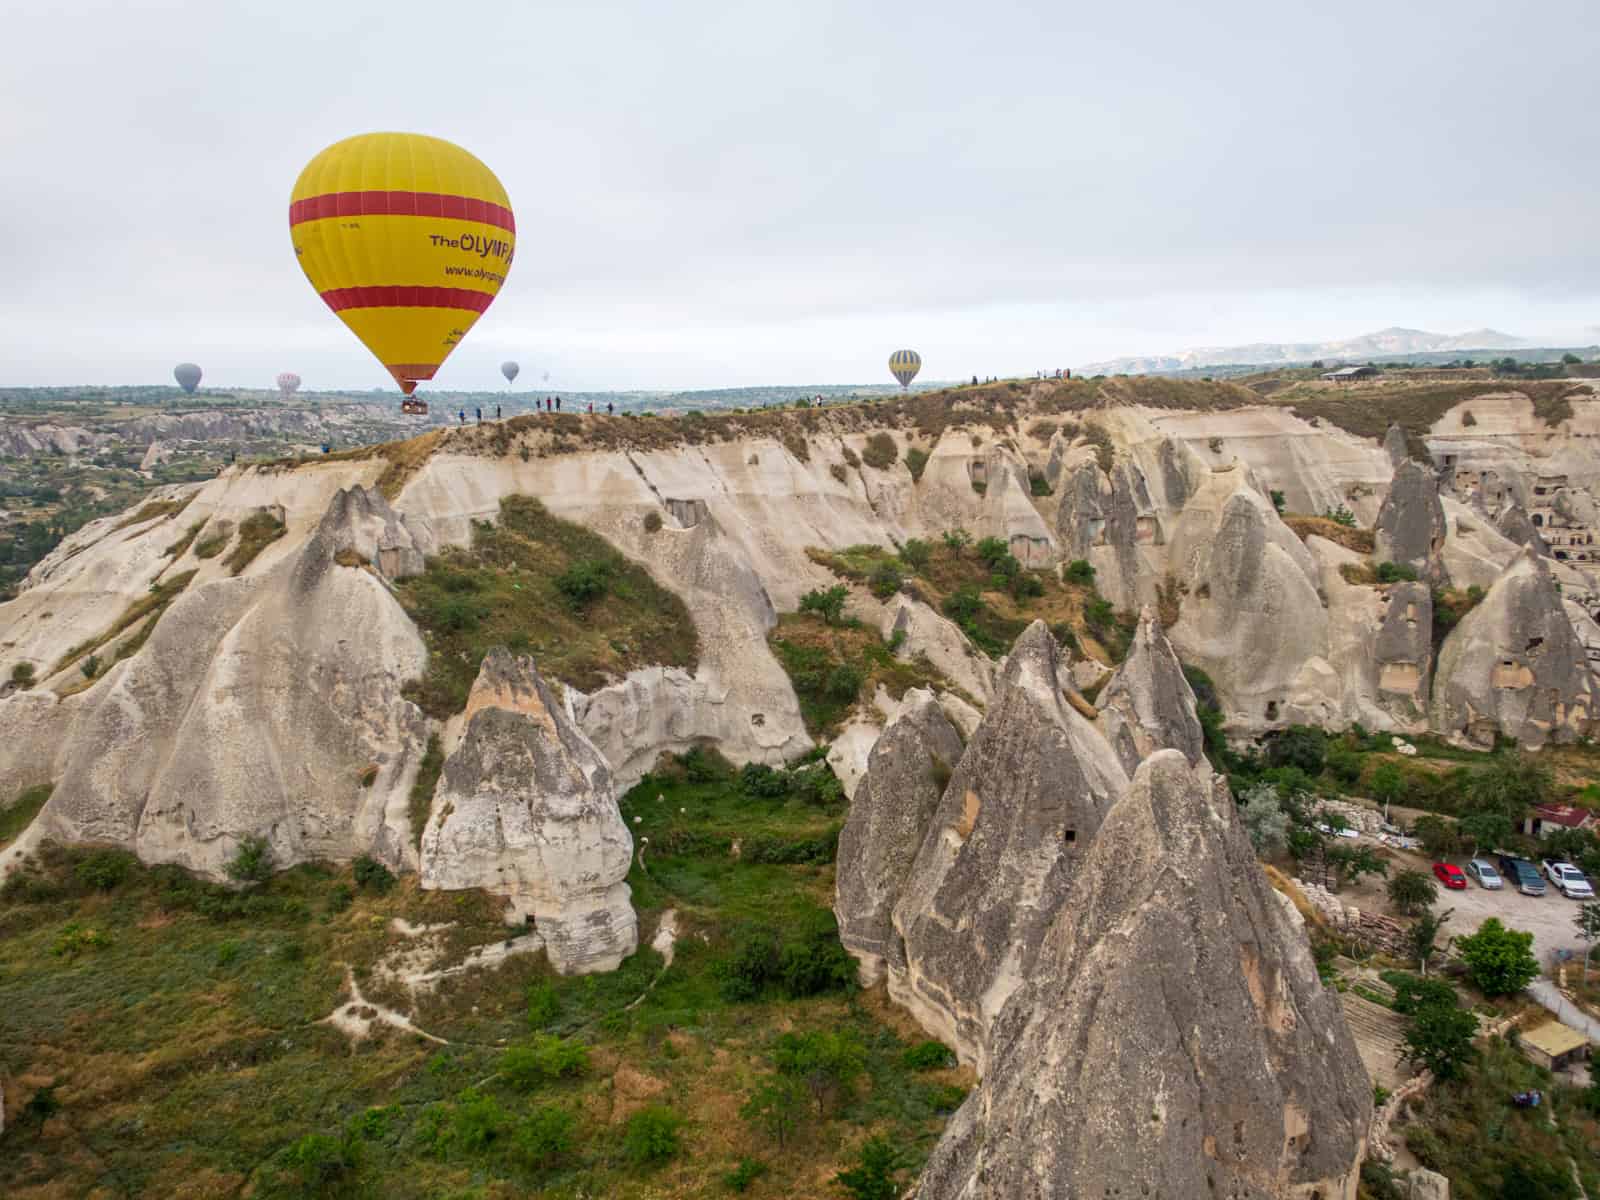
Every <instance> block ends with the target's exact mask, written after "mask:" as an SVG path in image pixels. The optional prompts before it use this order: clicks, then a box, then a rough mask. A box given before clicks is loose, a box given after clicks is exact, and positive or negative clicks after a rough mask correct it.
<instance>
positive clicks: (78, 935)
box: [50, 921, 111, 958]
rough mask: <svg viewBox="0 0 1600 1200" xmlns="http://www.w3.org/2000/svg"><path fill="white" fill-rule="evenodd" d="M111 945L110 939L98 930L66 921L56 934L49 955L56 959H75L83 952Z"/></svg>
mask: <svg viewBox="0 0 1600 1200" xmlns="http://www.w3.org/2000/svg"><path fill="white" fill-rule="evenodd" d="M110 944H111V939H110V937H108V936H107V935H106V934H104V933H102V932H100V930H98V929H90V928H87V927H86V926H84V925H80V924H79V923H78V922H77V921H68V922H67V923H66V924H65V925H63V926H62V927H61V931H60V932H59V933H57V934H56V940H55V941H54V942H53V943H52V944H51V946H50V953H51V954H53V955H55V956H56V957H57V958H77V957H78V955H79V954H81V953H83V952H84V951H85V950H99V949H101V948H103V947H105V946H109V945H110Z"/></svg>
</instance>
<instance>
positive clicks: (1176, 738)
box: [1097, 607, 1205, 775]
mask: <svg viewBox="0 0 1600 1200" xmlns="http://www.w3.org/2000/svg"><path fill="white" fill-rule="evenodd" d="M1097 707H1098V708H1099V709H1100V725H1101V729H1102V732H1104V734H1105V736H1106V740H1107V741H1109V742H1110V743H1111V746H1112V749H1114V750H1115V751H1116V754H1117V758H1118V759H1119V760H1120V761H1121V763H1122V769H1123V770H1124V771H1126V772H1128V773H1129V774H1130V775H1131V774H1132V773H1133V771H1134V770H1135V768H1137V767H1138V765H1139V763H1140V762H1142V761H1143V760H1144V759H1145V758H1147V757H1149V756H1150V755H1151V754H1153V753H1154V752H1155V751H1157V750H1160V749H1171V750H1181V751H1183V755H1184V757H1185V758H1187V759H1188V760H1189V762H1190V763H1195V762H1198V761H1199V760H1200V756H1201V754H1202V753H1204V751H1205V738H1204V735H1203V734H1202V733H1201V730H1200V718H1199V717H1198V716H1196V715H1195V701H1194V692H1193V690H1191V689H1190V687H1189V681H1188V680H1187V679H1185V678H1184V677H1183V664H1182V663H1180V662H1179V661H1178V656H1177V655H1176V654H1175V653H1173V650H1172V643H1171V642H1169V641H1167V635H1166V634H1165V633H1164V632H1163V631H1162V629H1161V623H1160V622H1159V621H1157V620H1156V614H1155V612H1154V611H1153V610H1152V609H1150V608H1148V607H1146V608H1145V609H1144V610H1143V611H1142V612H1141V613H1140V614H1139V628H1138V631H1137V632H1136V633H1135V634H1134V638H1133V645H1132V646H1131V647H1129V649H1128V657H1127V658H1125V659H1124V660H1123V662H1122V665H1121V666H1119V667H1118V668H1117V670H1116V673H1115V674H1113V675H1112V676H1111V679H1110V682H1108V683H1107V684H1106V686H1105V689H1104V690H1103V691H1101V693H1100V697H1099V701H1098V705H1097Z"/></svg>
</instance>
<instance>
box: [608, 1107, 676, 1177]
mask: <svg viewBox="0 0 1600 1200" xmlns="http://www.w3.org/2000/svg"><path fill="white" fill-rule="evenodd" d="M682 1127H683V1118H682V1117H680V1116H678V1114H677V1113H675V1112H673V1111H672V1110H671V1109H670V1108H667V1107H666V1106H665V1105H661V1104H652V1105H650V1106H649V1107H648V1108H641V1109H640V1110H639V1111H638V1112H636V1113H634V1114H633V1116H631V1117H629V1118H628V1129H627V1132H626V1133H625V1134H623V1137H622V1152H623V1153H624V1154H625V1155H627V1158H628V1161H629V1162H631V1163H633V1164H634V1165H635V1166H648V1165H653V1164H656V1163H664V1162H666V1161H668V1160H669V1159H672V1158H676V1157H677V1156H678V1152H679V1151H680V1150H681V1149H682V1143H681V1141H680V1139H679V1137H678V1131H679V1129H681V1128H682Z"/></svg>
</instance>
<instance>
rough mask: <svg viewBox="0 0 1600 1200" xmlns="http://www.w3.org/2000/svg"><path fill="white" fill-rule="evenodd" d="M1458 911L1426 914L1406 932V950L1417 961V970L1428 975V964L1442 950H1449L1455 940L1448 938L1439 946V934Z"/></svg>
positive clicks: (1447, 910) (1450, 910)
mask: <svg viewBox="0 0 1600 1200" xmlns="http://www.w3.org/2000/svg"><path fill="white" fill-rule="evenodd" d="M1455 911H1456V910H1455V909H1453V908H1451V909H1446V910H1445V911H1444V912H1442V913H1434V912H1425V913H1423V914H1422V915H1421V916H1419V917H1418V918H1417V919H1416V920H1415V921H1413V922H1412V923H1411V928H1410V929H1409V930H1408V931H1407V932H1406V948H1407V949H1408V950H1410V952H1411V957H1412V958H1414V959H1416V960H1417V970H1419V971H1421V972H1422V973H1423V974H1424V975H1426V974H1427V973H1428V962H1429V960H1430V959H1432V958H1433V956H1434V955H1435V954H1437V953H1438V952H1439V951H1440V950H1441V949H1449V946H1450V943H1451V942H1452V941H1454V939H1453V938H1447V939H1446V940H1445V944H1444V945H1443V946H1442V947H1441V946H1440V945H1439V934H1440V933H1442V932H1443V931H1444V924H1445V922H1446V921H1448V920H1449V919H1450V917H1451V915H1452V914H1453V913H1454V912H1455Z"/></svg>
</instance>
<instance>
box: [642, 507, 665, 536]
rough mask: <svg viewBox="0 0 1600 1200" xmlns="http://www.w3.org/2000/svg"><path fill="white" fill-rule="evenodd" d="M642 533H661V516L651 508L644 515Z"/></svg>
mask: <svg viewBox="0 0 1600 1200" xmlns="http://www.w3.org/2000/svg"><path fill="white" fill-rule="evenodd" d="M644 531H645V532H646V533H660V532H661V514H660V513H659V512H657V511H656V510H655V509H653V508H652V509H651V510H650V511H649V512H647V513H645V515H644Z"/></svg>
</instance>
